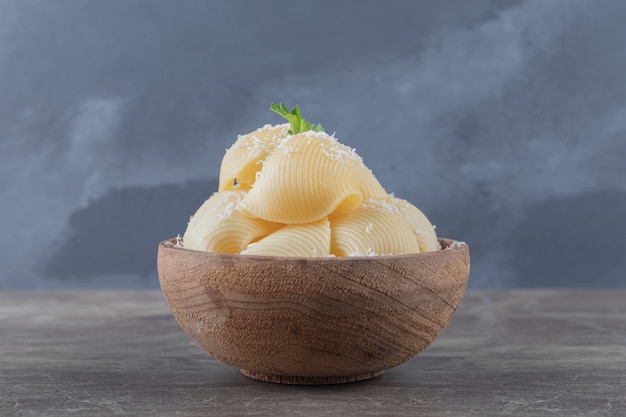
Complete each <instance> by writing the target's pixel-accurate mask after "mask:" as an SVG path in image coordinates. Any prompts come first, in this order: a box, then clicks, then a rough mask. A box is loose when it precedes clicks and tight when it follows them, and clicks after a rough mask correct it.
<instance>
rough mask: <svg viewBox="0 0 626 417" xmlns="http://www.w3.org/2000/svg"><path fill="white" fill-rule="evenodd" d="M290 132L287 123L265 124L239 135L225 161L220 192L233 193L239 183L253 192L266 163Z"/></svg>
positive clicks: (221, 173)
mask: <svg viewBox="0 0 626 417" xmlns="http://www.w3.org/2000/svg"><path fill="white" fill-rule="evenodd" d="M288 129H289V125H287V124H282V125H276V126H271V125H265V126H263V127H262V128H259V129H257V130H255V131H254V132H250V133H248V134H247V135H243V136H239V137H238V138H237V141H236V142H235V143H234V144H233V146H231V147H230V149H228V150H227V151H226V155H224V159H222V166H221V167H220V179H219V188H218V191H226V190H232V189H233V188H234V187H235V182H236V183H237V184H238V185H239V187H240V188H243V189H249V188H250V186H251V185H252V184H253V183H254V180H255V179H256V174H257V172H259V171H260V170H261V168H262V166H263V165H262V164H263V160H264V159H265V158H266V157H267V156H268V155H269V154H270V153H272V152H273V151H274V150H275V149H276V147H277V146H278V144H279V143H280V141H281V140H282V139H284V138H285V137H286V136H287V130H288Z"/></svg>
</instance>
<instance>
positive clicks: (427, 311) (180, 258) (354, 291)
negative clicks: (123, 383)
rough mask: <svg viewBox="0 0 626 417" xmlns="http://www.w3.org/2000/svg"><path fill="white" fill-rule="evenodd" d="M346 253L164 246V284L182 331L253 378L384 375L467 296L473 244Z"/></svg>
mask: <svg viewBox="0 0 626 417" xmlns="http://www.w3.org/2000/svg"><path fill="white" fill-rule="evenodd" d="M439 241H440V243H441V246H442V249H441V250H439V251H435V252H427V253H418V254H407V255H394V256H371V257H348V258H332V257H329V258H296V257H293V258H291V257H270V256H252V255H233V254H222V253H213V252H201V251H195V250H189V249H184V248H181V247H177V245H176V239H169V240H165V241H163V242H161V243H160V244H159V248H158V255H157V267H158V274H159V281H160V284H161V289H162V291H163V294H164V296H165V299H166V300H167V303H168V304H169V307H170V310H171V311H172V313H173V315H174V317H175V318H176V320H177V321H178V323H179V325H180V326H181V327H182V329H183V330H184V331H185V332H186V333H187V335H189V337H191V338H192V339H193V340H194V341H195V342H196V343H197V344H198V345H199V346H200V347H201V348H202V349H204V350H205V351H206V352H208V353H209V354H210V355H212V356H213V357H215V358H216V359H218V360H220V361H222V362H225V363H227V364H230V365H233V366H236V367H239V368H240V369H241V372H242V373H243V374H244V375H246V376H248V377H251V378H254V379H259V380H263V381H269V382H277V383H285V384H334V383H343V382H352V381H359V380H363V379H368V378H372V377H374V376H377V375H380V374H382V373H383V372H384V371H385V370H386V369H389V368H391V367H394V366H397V365H399V364H401V363H403V362H405V361H407V360H408V359H410V358H412V357H413V356H415V355H416V354H417V353H419V352H420V351H422V350H423V349H424V348H426V347H427V346H428V345H429V344H430V343H431V342H432V341H433V340H435V338H436V337H437V336H438V335H439V334H440V333H441V332H442V331H443V329H444V328H445V327H446V325H447V324H448V322H449V321H450V318H451V317H452V315H453V313H454V311H455V310H456V308H457V306H458V305H459V303H460V302H461V299H462V298H463V295H464V293H465V289H466V286H467V280H468V277H469V270H470V255H469V247H468V245H466V244H465V243H462V242H457V241H454V240H450V239H440V240H439Z"/></svg>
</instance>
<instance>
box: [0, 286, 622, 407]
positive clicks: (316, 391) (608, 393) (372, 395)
mask: <svg viewBox="0 0 626 417" xmlns="http://www.w3.org/2000/svg"><path fill="white" fill-rule="evenodd" d="M625 397H626V290H507V291H495V290H470V291H468V293H467V295H466V297H465V299H464V300H463V302H462V303H461V305H460V307H459V309H458V310H457V313H456V314H455V316H454V317H453V319H452V321H451V323H450V325H449V326H448V327H447V328H446V330H445V331H444V332H443V334H442V335H441V336H440V337H439V338H438V339H437V340H436V341H435V342H434V343H433V344H432V345H431V346H429V347H428V348H427V349H426V350H425V351H424V352H422V353H421V354H419V355H418V356H416V357H415V358H413V359H412V360H410V361H408V362H407V363H405V364H403V365H400V366H398V367H396V368H392V369H390V370H388V371H387V372H386V373H385V374H383V376H381V377H378V378H375V379H372V380H369V381H364V382H359V383H351V384H344V385H333V386H286V385H276V384H270V383H264V382H258V381H254V380H251V379H248V378H246V377H244V376H242V375H241V374H240V373H239V371H238V369H236V368H233V367H231V366H228V365H224V364H222V363H220V362H218V361H216V360H214V359H212V358H211V357H209V356H208V355H206V354H205V353H204V352H203V351H202V350H200V349H199V348H198V347H197V346H196V345H195V344H194V343H193V342H192V341H191V340H190V339H188V338H187V336H186V335H185V334H184V333H183V332H182V330H180V328H179V327H178V325H177V324H176V322H175V321H174V319H173V318H172V316H171V315H170V313H169V310H168V308H167V305H166V303H165V301H164V299H163V297H162V296H161V294H160V292H158V291H123V292H119V291H4V292H0V415H1V416H13V415H15V416H26V415H42V416H47V415H54V416H67V415H78V416H111V415H128V416H143V415H146V416H148V415H150V416H153V415H164V416H209V415H233V416H235V415H241V416H258V415H268V416H276V415H290V416H300V415H302V416H321V415H333V416H334V415H359V416H369V415H389V416H391V415H393V416H405V415H406V416H409V415H411V416H415V415H419V416H501V415H514V416H626V398H625Z"/></svg>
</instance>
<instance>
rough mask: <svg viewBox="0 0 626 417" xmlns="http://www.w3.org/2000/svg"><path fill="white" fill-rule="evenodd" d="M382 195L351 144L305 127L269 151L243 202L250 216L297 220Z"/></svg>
mask: <svg viewBox="0 0 626 417" xmlns="http://www.w3.org/2000/svg"><path fill="white" fill-rule="evenodd" d="M386 195H387V193H386V192H385V190H384V189H383V187H382V186H381V185H380V184H379V183H378V181H377V180H376V178H375V177H374V175H373V174H372V173H371V171H369V169H367V167H365V165H364V164H363V161H362V160H361V158H360V157H359V156H358V155H357V154H356V153H355V152H354V150H352V149H351V148H348V147H347V146H344V145H342V144H340V143H339V142H337V140H336V139H335V138H333V137H331V136H329V135H327V134H325V133H317V132H305V133H301V134H299V135H295V136H291V137H288V138H287V139H286V140H284V141H282V142H281V144H280V145H279V147H278V148H277V150H276V151H275V152H274V153H273V154H271V155H270V156H268V157H267V159H266V160H265V162H264V164H263V169H262V170H261V172H260V175H259V177H258V179H257V181H256V182H255V184H254V186H253V187H252V189H251V190H250V192H249V193H248V194H247V195H246V197H245V198H244V199H243V201H242V203H241V208H242V210H243V211H244V212H245V213H248V214H249V215H250V216H253V217H259V218H262V219H265V220H269V221H272V222H280V223H287V224H299V223H308V222H312V221H315V220H319V219H321V218H324V217H327V216H328V215H329V214H331V213H333V212H336V211H347V210H351V209H354V208H355V207H357V206H359V205H360V204H361V203H362V202H363V201H364V200H365V199H368V198H371V197H377V198H381V197H385V196H386Z"/></svg>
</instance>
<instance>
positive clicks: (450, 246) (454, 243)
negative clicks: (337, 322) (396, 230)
mask: <svg viewBox="0 0 626 417" xmlns="http://www.w3.org/2000/svg"><path fill="white" fill-rule="evenodd" d="M437 241H438V242H439V243H440V245H441V249H439V250H436V251H430V252H417V253H404V254H400V255H370V256H367V255H363V256H318V257H313V256H310V257H309V256H269V255H241V254H238V253H221V252H209V251H200V250H195V249H188V248H185V247H182V246H178V245H179V244H180V243H181V242H183V238H182V237H180V236H178V237H174V238H170V239H165V240H162V241H161V242H159V247H163V248H167V249H168V250H175V251H181V252H187V253H194V254H197V255H198V256H209V257H218V258H220V259H223V260H233V261H235V260H236V261H242V260H246V261H259V262H269V261H283V262H284V261H288V262H297V263H301V262H329V261H332V262H351V261H360V262H363V261H366V262H380V261H382V260H388V261H394V260H396V261H399V260H406V259H409V258H420V257H423V258H427V257H432V256H440V255H441V254H443V253H446V252H448V253H449V252H462V251H467V250H469V245H468V244H467V243H466V242H464V241H462V240H455V239H450V238H445V237H438V238H437Z"/></svg>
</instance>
